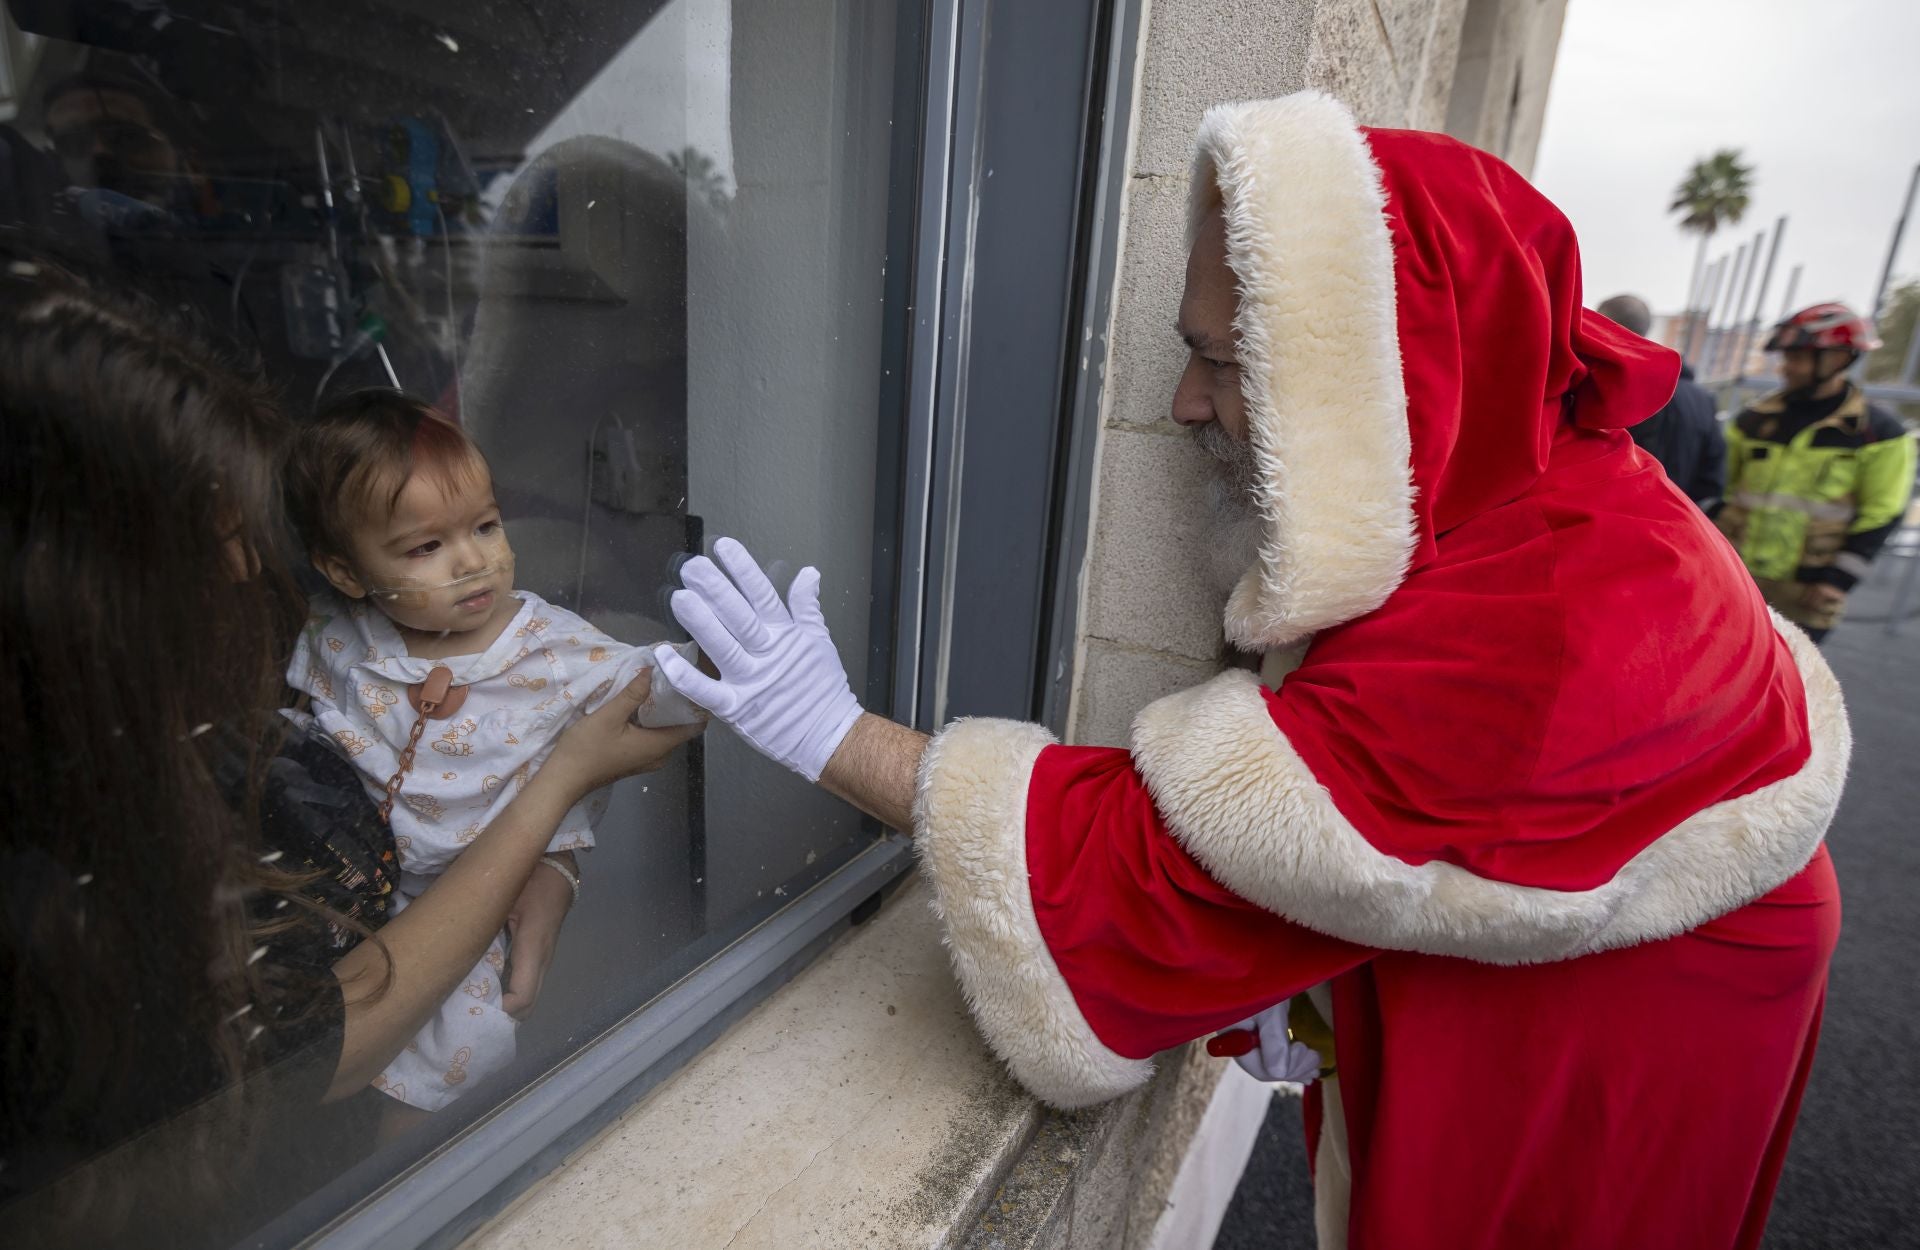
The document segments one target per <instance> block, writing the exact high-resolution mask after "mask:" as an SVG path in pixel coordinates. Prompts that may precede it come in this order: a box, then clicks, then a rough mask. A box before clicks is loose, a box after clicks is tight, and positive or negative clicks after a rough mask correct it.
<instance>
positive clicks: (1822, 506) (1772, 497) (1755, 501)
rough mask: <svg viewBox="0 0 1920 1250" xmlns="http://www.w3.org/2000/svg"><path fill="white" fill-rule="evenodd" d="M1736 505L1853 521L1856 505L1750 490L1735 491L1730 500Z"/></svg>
mask: <svg viewBox="0 0 1920 1250" xmlns="http://www.w3.org/2000/svg"><path fill="white" fill-rule="evenodd" d="M1728 502H1729V503H1731V504H1733V505H1734V506H1736V507H1740V508H1747V509H1749V510H1751V509H1755V508H1774V509H1782V510H1785V511H1787V512H1803V513H1805V514H1806V515H1808V516H1810V517H1812V518H1813V519H1814V520H1816V521H1851V520H1853V514H1854V507H1853V505H1852V504H1850V503H1827V502H1824V501H1822V500H1819V499H1802V498H1800V496H1798V495H1782V494H1775V493H1769V494H1764V495H1762V494H1758V493H1756V492H1754V491H1750V490H1741V491H1735V492H1734V494H1733V498H1732V499H1730V500H1728Z"/></svg>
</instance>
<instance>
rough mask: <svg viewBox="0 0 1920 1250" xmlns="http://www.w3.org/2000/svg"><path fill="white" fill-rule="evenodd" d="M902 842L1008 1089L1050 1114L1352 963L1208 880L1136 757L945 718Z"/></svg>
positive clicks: (1117, 1088)
mask: <svg viewBox="0 0 1920 1250" xmlns="http://www.w3.org/2000/svg"><path fill="white" fill-rule="evenodd" d="M914 815H915V829H916V834H917V840H918V843H919V849H920V857H921V864H922V867H923V869H924V871H925V872H926V874H927V876H928V877H929V878H930V880H931V881H932V884H933V889H934V894H935V902H936V905H937V907H938V909H939V911H940V914H941V916H942V918H943V920H944V921H945V924H946V930H947V942H948V946H949V948H950V950H951V952H952V957H953V963H954V968H955V971H956V973H957V975H958V977H959V980H960V984H961V988H962V990H963V991H964V993H965V995H966V998H967V1002H968V1004H969V1006H970V1007H971V1008H972V1010H973V1015H974V1018H975V1020H976V1021H977V1023H978V1024H979V1027H980V1030H981V1032H982V1033H983V1034H984V1035H985V1036H986V1039H987V1041H988V1043H989V1044H990V1045H991V1046H992V1048H993V1050H994V1051H995V1053H997V1054H998V1055H999V1056H1000V1057H1001V1058H1002V1059H1004V1060H1005V1061H1006V1063H1007V1065H1008V1066H1009V1067H1010V1068H1011V1069H1012V1070H1013V1073H1014V1075H1015V1076H1016V1077H1018V1078H1019V1079H1020V1081H1021V1083H1022V1084H1024V1085H1025V1086H1026V1087H1027V1088H1028V1089H1030V1090H1032V1091H1033V1092H1034V1093H1035V1094H1037V1095H1039V1096H1040V1097H1041V1098H1043V1099H1045V1100H1046V1101H1048V1102H1050V1103H1053V1104H1055V1105H1056V1106H1061V1107H1077V1106H1086V1105H1088V1104H1091V1103H1096V1102H1100V1101H1103V1100H1105V1099H1108V1098H1112V1097H1115V1096H1117V1095H1120V1094H1123V1093H1126V1092H1127V1091H1128V1090H1130V1089H1133V1088H1135V1087H1136V1086H1138V1085H1140V1084H1142V1083H1143V1082H1144V1081H1145V1080H1146V1079H1147V1077H1148V1076H1149V1075H1150V1074H1151V1072H1152V1064H1151V1062H1150V1060H1149V1056H1151V1055H1153V1054H1154V1053H1155V1052H1157V1051H1160V1050H1164V1049H1166V1048H1168V1047H1170V1046H1175V1045H1179V1044H1180V1043H1183V1042H1187V1041H1191V1040H1193V1039H1195V1038H1198V1037H1203V1036H1206V1035H1207V1034H1209V1033H1211V1032H1213V1031H1215V1030H1217V1029H1221V1028H1225V1027H1229V1026H1231V1025H1233V1024H1236V1023H1238V1022H1239V1021H1241V1020H1244V1019H1246V1018H1247V1017H1249V1016H1251V1015H1253V1014H1254V1013H1255V1012H1257V1011H1259V1010H1261V1009H1263V1008H1265V1007H1268V1006H1270V1005H1272V1004H1273V1003H1275V1002H1277V1001H1279V1000H1280V999H1282V998H1286V997H1288V996H1290V995H1292V994H1295V993H1298V992H1300V991H1301V990H1304V989H1306V988H1308V987H1310V986H1313V985H1317V984H1319V983H1320V982H1322V981H1324V980H1326V979H1327V978H1329V977H1331V976H1334V975H1336V974H1338V973H1340V972H1343V971H1346V970H1347V969H1349V968H1352V967H1354V966H1355V965H1356V964H1359V963H1361V962H1363V961H1364V960H1366V959H1367V958H1368V957H1369V956H1370V955H1371V953H1372V952H1371V951H1370V950H1368V949H1367V948H1366V947H1364V946H1358V945H1354V944H1351V943H1347V942H1343V941H1340V940H1338V939H1335V938H1331V937H1327V936H1325V935H1323V934H1320V933H1316V932H1314V931H1312V930H1310V929H1306V928H1303V927H1301V926H1299V925H1297V924H1294V923H1292V922H1291V921H1288V920H1286V919H1284V918H1282V917H1281V916H1279V915H1276V914H1274V913H1273V912H1271V911H1267V910H1264V909H1262V908H1260V907H1257V906H1255V905H1254V904H1252V903H1249V902H1247V901H1245V900H1243V899H1241V898H1239V897H1238V896H1236V895H1235V894H1233V893H1232V892H1231V891H1229V890H1227V889H1226V888H1224V887H1223V886H1221V885H1220V884H1218V883H1217V882H1216V881H1214V880H1213V878H1211V877H1210V876H1209V875H1208V874H1207V873H1206V872H1205V871H1204V870H1203V869H1202V868H1200V866H1199V865H1198V863H1196V862H1195V860H1194V859H1193V858H1192V857H1191V856H1190V855H1189V854H1188V853H1187V852H1186V851H1185V850H1184V849H1183V848H1182V846H1181V845H1180V843H1179V842H1177V841H1176V840H1175V839H1174V838H1173V836H1172V835H1171V834H1170V833H1169V832H1168V829H1167V826H1166V824H1165V822H1164V820H1163V819H1162V817H1161V815H1160V813H1159V812H1158V811H1157V810H1156V808H1155V805H1154V799H1153V796H1152V794H1151V793H1149V791H1148V787H1147V784H1146V782H1145V781H1144V780H1143V779H1142V777H1141V775H1140V773H1139V772H1138V771H1137V770H1136V768H1135V765H1134V762H1133V759H1132V757H1130V756H1129V755H1128V753H1127V752H1125V751H1121V750H1113V749H1104V748H1084V747H1063V746H1059V745H1057V744H1056V743H1055V742H1054V740H1053V738H1052V736H1051V735H1050V734H1048V733H1047V732H1046V731H1045V730H1043V729H1041V728H1039V727H1037V726H1034V725H1025V724H1018V723H1014V722H1009V721H997V720H966V721H959V722H956V723H955V724H953V725H952V726H950V727H948V728H947V730H946V731H945V732H943V733H942V734H940V736H939V737H937V738H935V739H934V741H933V743H932V745H931V746H930V747H929V748H928V751H927V754H926V758H925V760H924V762H923V763H922V766H921V771H920V789H919V795H918V800H917V803H916V805H915V813H914Z"/></svg>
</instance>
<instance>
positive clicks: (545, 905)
mask: <svg viewBox="0 0 1920 1250" xmlns="http://www.w3.org/2000/svg"><path fill="white" fill-rule="evenodd" d="M560 858H564V859H566V860H569V861H571V860H572V859H573V856H572V853H571V852H566V853H563V854H562V855H561V856H560ZM572 909H573V886H572V885H571V884H569V883H568V881H567V879H566V878H565V877H563V876H561V875H560V874H559V873H558V872H556V871H554V869H552V868H551V867H549V866H548V865H547V864H546V863H545V861H542V862H540V863H538V864H535V865H534V866H533V872H532V874H531V875H530V876H528V878H527V883H526V885H524V886H522V887H521V888H520V897H519V898H516V899H515V900H514V901H513V909H512V910H511V911H509V912H508V913H507V938H508V941H509V943H510V946H509V952H508V956H507V957H508V959H509V961H510V962H509V963H508V973H509V975H508V977H507V984H506V992H505V993H504V994H502V995H501V997H500V1005H501V1006H502V1007H503V1008H505V1009H506V1013H507V1014H508V1015H510V1016H512V1017H513V1018H514V1019H516V1020H525V1019H526V1018H527V1017H528V1016H529V1015H532V1014H533V1005H534V1004H535V1003H536V1002H538V1001H539V1000H540V983H541V982H542V981H543V980H545V979H546V975H547V966H548V965H549V964H551V963H552V962H553V951H554V947H555V946H557V945H558V944H559V941H560V926H561V925H563V924H565V923H566V922H567V913H568V912H569V911H571V910H572Z"/></svg>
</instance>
